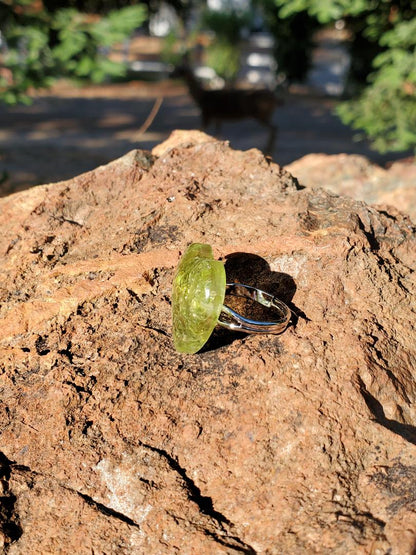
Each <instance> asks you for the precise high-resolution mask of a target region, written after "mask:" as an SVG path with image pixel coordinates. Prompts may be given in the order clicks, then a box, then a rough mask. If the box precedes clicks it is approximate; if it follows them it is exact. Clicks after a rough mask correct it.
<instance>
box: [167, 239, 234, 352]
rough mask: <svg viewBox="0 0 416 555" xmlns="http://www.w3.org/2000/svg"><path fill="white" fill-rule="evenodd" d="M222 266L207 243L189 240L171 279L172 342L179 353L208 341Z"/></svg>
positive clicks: (221, 292)
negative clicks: (189, 242)
mask: <svg viewBox="0 0 416 555" xmlns="http://www.w3.org/2000/svg"><path fill="white" fill-rule="evenodd" d="M224 297H225V268H224V264H223V263H222V262H220V261H218V260H214V257H213V254H212V248H211V246H210V245H203V244H201V243H193V244H192V245H190V246H189V247H188V249H187V250H186V252H185V254H184V255H183V257H182V258H181V260H180V262H179V266H178V268H177V270H176V274H175V277H174V280H173V290H172V320H173V342H174V345H175V348H176V350H177V351H179V352H180V353H190V354H192V353H196V352H197V351H199V350H200V349H201V347H203V345H204V344H205V343H206V342H207V341H208V338H209V336H210V335H211V333H212V331H213V329H214V328H215V326H216V324H217V322H218V318H219V315H220V312H221V309H222V305H223V303H224Z"/></svg>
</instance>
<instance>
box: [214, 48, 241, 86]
mask: <svg viewBox="0 0 416 555" xmlns="http://www.w3.org/2000/svg"><path fill="white" fill-rule="evenodd" d="M206 55H207V64H208V65H209V66H210V67H212V68H213V69H214V70H215V72H216V74H217V75H219V76H220V77H222V78H223V79H225V81H228V82H232V81H233V79H235V78H236V76H237V73H238V72H239V69H240V48H239V47H238V45H235V44H232V43H230V42H228V41H224V40H216V41H214V42H212V43H211V44H210V45H209V46H208V48H207V54H206Z"/></svg>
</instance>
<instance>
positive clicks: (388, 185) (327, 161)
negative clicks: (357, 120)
mask: <svg viewBox="0 0 416 555" xmlns="http://www.w3.org/2000/svg"><path fill="white" fill-rule="evenodd" d="M285 169H287V170H288V171H289V172H291V173H292V174H293V175H296V177H297V178H298V179H299V182H300V183H301V184H302V185H305V186H307V187H325V189H329V190H331V191H333V192H335V193H338V194H341V195H348V196H350V197H352V198H354V199H356V200H364V201H365V202H367V203H370V204H380V205H386V207H387V206H388V208H387V209H388V211H390V212H392V210H391V208H390V207H393V208H394V209H396V210H399V211H401V212H404V213H405V214H408V215H410V217H411V218H412V220H413V221H414V222H416V186H415V184H416V158H413V159H411V158H409V159H405V160H400V161H398V162H394V163H393V164H391V166H390V167H389V168H388V169H384V168H382V167H381V166H378V165H377V164H372V163H371V162H370V161H369V160H368V159H367V158H365V157H364V156H360V155H358V154H334V155H328V154H308V155H307V156H304V157H303V158H300V159H299V160H296V161H295V162H292V163H291V164H289V165H288V166H286V167H285Z"/></svg>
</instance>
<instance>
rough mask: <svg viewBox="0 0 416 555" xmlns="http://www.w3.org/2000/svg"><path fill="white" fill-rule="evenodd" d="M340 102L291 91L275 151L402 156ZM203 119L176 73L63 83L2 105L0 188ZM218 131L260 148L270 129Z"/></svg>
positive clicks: (8, 189)
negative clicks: (384, 150)
mask: <svg viewBox="0 0 416 555" xmlns="http://www.w3.org/2000/svg"><path fill="white" fill-rule="evenodd" d="M158 98H161V99H162V104H161V107H160V109H159V111H158V113H157V115H156V117H155V118H154V120H153V123H152V124H151V125H150V127H149V128H148V129H147V131H146V132H145V133H139V130H140V127H141V126H142V125H143V124H144V122H145V121H146V118H147V117H148V116H149V114H150V113H151V111H152V107H153V106H154V103H155V101H156V100H157V99H158ZM337 102H338V100H336V99H334V98H330V97H324V96H322V95H317V94H312V93H311V91H310V90H306V89H303V90H300V89H298V90H293V91H291V92H290V93H289V94H287V95H286V98H285V103H284V105H283V106H280V107H278V108H277V110H276V112H275V116H274V122H275V123H276V124H277V125H278V127H279V135H278V138H277V141H276V144H275V148H274V151H273V153H272V156H273V159H274V160H275V161H276V162H278V163H279V164H281V165H285V164H288V163H290V162H292V161H294V160H297V159H298V158H300V157H302V156H304V155H305V154H309V153H311V152H320V153H327V154H338V153H341V152H344V153H358V154H364V155H365V156H368V157H369V158H370V159H371V160H372V161H374V162H377V163H379V164H384V163H386V162H388V161H391V160H394V159H398V158H401V157H403V156H404V153H402V154H396V155H392V154H390V155H384V156H382V155H380V154H377V153H375V152H373V151H371V150H370V148H369V147H368V145H367V144H366V143H357V142H354V140H353V138H354V132H353V131H352V130H351V129H349V128H348V127H346V126H344V125H342V123H341V122H340V121H339V119H338V118H337V117H336V116H335V115H334V113H333V110H334V108H335V106H336V103H337ZM199 127H200V118H199V111H198V108H197V107H196V105H195V104H194V102H193V101H192V99H191V98H190V97H189V95H188V93H187V90H186V88H185V87H184V85H183V84H182V83H181V82H179V81H171V80H169V79H166V80H162V81H159V82H152V83H150V82H140V81H132V82H129V83H125V84H111V85H101V86H88V87H84V88H79V87H76V86H74V85H72V84H68V83H65V82H62V83H59V84H57V85H56V86H55V87H54V88H53V89H51V90H50V91H48V92H44V93H41V94H38V95H37V97H36V98H35V100H34V102H33V104H32V105H31V106H15V107H11V108H10V107H9V108H8V107H5V106H1V107H0V180H1V184H0V196H4V195H7V194H10V193H12V192H14V191H17V190H21V189H25V188H27V187H30V186H33V185H36V184H41V183H50V182H55V181H60V180H64V179H68V178H71V177H73V176H75V175H77V174H80V173H83V172H85V171H88V170H91V169H93V168H95V167H97V166H98V165H101V164H105V163H107V162H109V161H110V160H113V159H115V158H117V157H119V156H121V155H123V154H125V153H126V152H128V151H129V150H131V149H133V148H141V149H150V148H152V147H153V146H154V145H156V144H158V143H160V142H161V141H163V140H165V139H166V138H167V137H168V136H169V134H170V133H171V131H172V130H174V129H197V128H199ZM208 132H211V133H214V129H208ZM220 138H222V139H224V140H228V141H230V144H231V146H232V147H233V148H236V149H239V150H247V149H250V148H253V147H256V148H260V149H262V148H263V147H264V146H265V144H266V141H267V130H266V129H264V128H263V127H262V126H261V125H260V124H259V123H257V122H255V121H250V120H245V121H241V122H229V123H225V124H224V125H223V127H222V131H221V135H220Z"/></svg>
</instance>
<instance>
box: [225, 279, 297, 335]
mask: <svg viewBox="0 0 416 555" xmlns="http://www.w3.org/2000/svg"><path fill="white" fill-rule="evenodd" d="M226 294H228V295H231V296H234V297H245V298H248V299H251V300H253V301H255V302H257V303H259V304H261V305H263V306H266V307H268V308H271V309H273V310H274V311H276V312H277V314H278V315H280V318H278V319H277V320H271V321H260V320H251V319H250V318H246V317H245V316H242V315H241V314H239V313H238V312H236V311H235V310H233V309H232V308H230V307H228V306H226V305H223V307H222V310H221V314H225V315H226V316H227V317H228V319H229V320H224V319H221V316H220V318H219V319H218V324H220V325H221V326H223V327H225V328H227V329H229V330H233V331H241V332H244V333H274V334H277V333H282V331H284V330H285V329H286V328H287V326H288V324H289V322H290V318H291V314H292V313H291V311H290V308H289V307H288V306H286V305H285V303H284V302H282V301H281V300H280V299H278V298H277V297H274V296H273V295H270V293H266V292H265V291H262V290H261V289H257V288H256V287H251V286H250V285H244V284H242V283H227V285H226ZM230 320H231V321H230Z"/></svg>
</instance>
